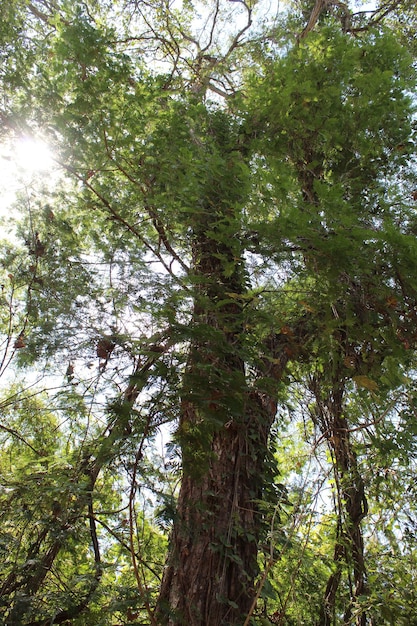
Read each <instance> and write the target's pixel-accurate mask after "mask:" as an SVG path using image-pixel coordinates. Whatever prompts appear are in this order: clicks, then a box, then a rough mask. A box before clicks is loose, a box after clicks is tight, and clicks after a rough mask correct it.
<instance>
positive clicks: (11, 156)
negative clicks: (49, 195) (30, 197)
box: [0, 137, 57, 217]
mask: <svg viewBox="0 0 417 626" xmlns="http://www.w3.org/2000/svg"><path fill="white" fill-rule="evenodd" d="M56 170H57V167H56V164H54V158H53V153H52V150H51V149H50V147H49V146H48V145H47V143H45V142H44V141H42V140H41V139H37V138H34V137H19V138H16V139H14V140H9V141H8V142H6V143H4V144H1V145H0V217H2V216H4V215H9V213H10V211H11V206H12V205H13V203H14V201H15V200H16V197H17V194H18V193H20V192H22V190H25V189H28V188H29V187H31V188H33V186H34V185H37V184H38V183H39V182H43V183H44V182H45V181H48V182H50V181H51V178H52V179H53V178H54V177H55V175H56Z"/></svg>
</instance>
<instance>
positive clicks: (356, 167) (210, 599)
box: [1, 0, 417, 626]
mask: <svg viewBox="0 0 417 626" xmlns="http://www.w3.org/2000/svg"><path fill="white" fill-rule="evenodd" d="M301 9H302V10H301ZM2 10H3V12H4V20H3V22H2V24H3V26H2V30H1V37H2V40H1V41H2V52H3V56H4V59H5V61H6V62H5V64H4V68H3V70H2V75H1V78H2V84H3V90H4V94H5V96H4V104H3V109H2V111H1V119H2V122H3V124H4V127H5V131H7V132H8V134H9V135H11V136H13V135H16V134H19V133H28V132H30V133H34V134H40V135H42V136H43V137H44V138H45V139H47V140H48V141H49V142H50V144H51V146H53V148H54V150H55V155H56V162H57V166H59V168H60V171H61V173H62V179H61V180H60V181H58V180H57V182H56V184H54V185H52V186H50V187H49V188H48V186H47V185H45V188H44V189H43V190H42V191H39V190H38V191H37V192H36V194H35V193H32V194H31V195H30V194H27V195H26V197H24V198H23V197H22V198H21V207H22V220H21V222H20V225H19V230H18V233H19V235H20V237H21V241H22V245H21V246H20V247H19V246H18V245H8V246H7V247H5V249H4V254H3V258H2V265H3V268H4V275H5V280H4V285H5V286H4V290H3V292H4V306H5V310H6V314H5V316H4V321H3V322H2V323H3V326H2V332H3V333H4V336H5V344H4V345H5V358H4V363H6V362H8V359H9V356H8V355H10V356H12V357H13V358H14V361H12V362H16V366H18V365H20V366H21V367H22V368H24V371H25V372H31V371H35V372H37V371H40V368H41V367H43V368H45V371H46V372H47V373H48V374H51V387H52V386H54V387H58V388H59V390H58V392H54V391H53V390H52V389H50V390H49V392H48V395H47V397H48V402H50V406H48V412H47V413H45V415H47V417H45V418H44V421H42V424H43V423H45V427H44V428H42V430H41V433H40V434H39V438H40V442H38V440H37V439H36V436H37V431H36V429H35V425H34V424H33V418H31V417H30V415H31V414H32V413H37V412H41V413H42V411H45V409H43V408H42V406H43V405H42V402H44V403H46V400H45V399H43V400H42V402H40V403H39V404H38V405H36V407H35V403H34V402H32V404H30V402H29V398H28V395H27V394H28V391H27V390H26V391H16V393H14V394H13V395H7V394H6V395H5V400H4V402H3V404H2V405H1V406H2V411H3V415H4V418H5V419H4V424H3V425H2V426H1V428H2V432H3V433H4V440H3V448H4V450H5V451H6V452H7V453H8V454H9V456H10V459H14V458H15V457H17V456H18V454H19V450H20V449H21V447H22V446H23V449H24V450H25V451H26V453H27V455H26V456H27V458H26V457H25V458H26V460H25V461H24V463H23V466H19V465H18V466H17V467H16V463H15V461H14V460H13V461H10V463H9V465H5V466H4V467H3V466H2V468H1V471H2V474H3V482H4V484H5V485H6V491H5V495H4V497H3V501H4V504H5V507H6V504H7V506H10V505H11V503H12V502H17V503H19V507H18V510H17V512H16V515H15V516H13V515H12V516H10V513H8V514H6V516H5V520H6V524H7V525H10V526H11V527H12V526H13V525H15V526H16V528H15V529H14V530H13V531H9V530H7V532H6V535H5V537H6V538H7V537H10V538H11V539H12V540H13V546H14V550H13V552H12V555H11V557H10V559H8V560H7V562H6V564H5V566H4V578H3V581H2V587H1V597H2V600H1V602H2V605H3V608H4V610H5V612H6V619H7V620H8V623H9V624H17V623H19V624H25V625H26V626H29V625H33V626H34V625H35V624H36V625H39V626H40V625H41V624H45V625H46V624H49V623H68V622H70V623H74V624H78V623H79V624H81V623H82V624H84V623H91V624H99V623H100V624H101V623H103V624H104V623H106V624H107V623H109V624H115V623H120V620H122V621H123V623H132V622H133V623H135V620H136V623H142V622H143V620H144V619H146V620H147V623H150V624H161V625H162V624H166V625H170V626H171V625H174V624H191V625H195V626H197V625H203V624H204V625H205V626H219V625H221V624H223V625H226V624H228V625H242V624H244V626H248V624H250V623H256V621H255V620H256V617H255V616H256V615H258V617H259V615H260V609H257V608H256V604H257V601H258V600H259V598H260V596H261V594H262V593H263V592H264V591H265V590H266V589H267V586H266V580H267V575H268V573H269V572H271V573H272V572H274V571H277V570H279V567H280V557H279V556H278V555H277V554H276V550H275V548H274V547H273V546H272V548H271V551H270V557H269V560H268V562H267V565H266V568H265V571H264V572H263V573H262V572H260V571H259V568H260V564H261V562H262V558H261V555H262V550H263V549H265V546H266V545H268V542H269V544H270V545H271V542H272V541H273V539H272V538H273V537H274V536H275V535H274V533H273V529H274V528H275V525H276V524H284V522H283V517H284V513H283V506H284V504H285V505H286V506H287V507H289V506H290V500H288V498H287V492H286V487H285V485H284V484H283V483H281V482H280V479H278V476H279V473H278V468H277V453H276V439H278V441H279V439H280V436H281V435H282V434H283V432H284V428H283V427H282V425H281V431H280V423H279V420H278V421H277V414H279V412H280V411H282V410H283V407H284V406H286V404H287V403H288V402H293V403H296V400H297V397H298V394H299V389H300V388H303V389H304V393H305V394H306V397H308V398H309V399H310V403H309V407H308V412H307V413H308V417H309V419H310V420H311V426H310V428H311V429H313V430H314V432H315V433H317V438H318V441H317V446H318V445H319V444H320V442H321V443H325V444H326V445H327V446H328V451H329V458H330V470H331V471H332V472H333V485H334V494H335V512H336V514H335V526H334V532H333V533H330V534H329V538H328V540H327V549H328V554H327V555H326V559H325V564H324V566H323V570H322V572H321V575H320V584H321V585H322V593H321V597H320V599H319V596H317V595H316V596H315V597H316V602H318V605H317V606H316V607H314V608H311V607H309V610H310V613H309V615H308V617H307V618H305V616H304V618H303V619H307V621H308V620H309V623H317V624H320V626H324V625H326V626H327V625H330V624H346V625H347V624H351V623H357V624H361V625H365V624H367V623H368V618H369V615H371V608H370V607H371V604H372V597H373V596H372V594H373V593H374V592H373V589H372V585H371V581H370V580H369V577H368V571H367V565H366V556H365V549H364V521H365V518H366V517H367V516H368V514H369V512H370V504H371V503H370V502H369V501H368V497H367V494H366V486H365V478H366V476H365V474H366V469H368V470H369V466H367V465H366V461H365V458H364V456H363V453H362V451H363V449H364V448H363V446H366V443H367V442H370V443H372V444H373V445H374V444H375V442H379V444H380V442H381V441H382V439H381V436H382V435H381V433H379V432H378V431H379V428H380V426H381V424H382V423H385V421H388V419H389V418H391V415H392V414H393V413H394V412H395V410H396V409H397V407H399V406H400V400H401V401H402V399H403V397H404V396H403V394H404V389H405V387H406V385H407V378H406V375H407V374H408V375H409V376H411V375H412V374H411V373H412V371H413V367H414V347H415V341H416V333H415V329H414V328H415V321H416V314H415V310H416V308H415V307H416V292H417V285H416V279H415V276H416V275H417V274H416V267H415V264H416V259H417V255H416V251H417V247H416V243H415V218H414V203H415V189H414V182H415V172H414V170H413V161H412V154H413V150H414V143H413V142H414V136H413V105H412V98H411V96H410V93H411V92H412V90H413V89H414V86H415V83H414V76H413V71H412V63H413V56H412V47H411V46H410V50H411V52H407V47H406V46H401V45H400V44H399V43H398V42H397V37H396V35H395V33H394V34H393V32H392V31H395V29H396V28H397V26H395V24H396V22H395V20H396V16H398V15H399V14H400V13H399V12H400V11H405V12H407V14H410V15H411V16H413V15H414V14H413V11H412V8H410V7H407V6H404V7H402V5H401V6H400V4H398V3H392V4H390V5H389V6H388V5H386V6H385V5H384V6H382V5H381V7H379V8H377V9H376V10H375V11H373V12H371V13H370V14H369V15H365V14H362V13H357V14H356V15H355V14H354V13H353V11H351V10H350V9H349V7H348V6H347V5H346V6H345V5H342V4H341V3H337V4H336V3H335V4H332V3H324V4H321V3H317V4H316V5H315V6H314V7H310V6H308V7H307V6H303V7H300V10H299V11H298V10H297V8H294V10H293V11H289V12H288V15H287V14H285V15H283V16H282V17H280V19H277V18H276V16H269V15H268V14H267V15H266V16H264V15H263V14H264V13H265V8H264V7H263V5H261V4H259V5H256V4H255V5H252V4H251V3H245V2H238V3H233V4H231V3H230V2H227V1H225V2H214V3H208V4H202V5H201V7H199V11H200V12H198V11H197V10H196V9H195V8H194V7H193V6H192V5H191V4H189V3H185V2H184V3H183V5H182V7H181V11H179V10H178V9H177V8H176V7H175V6H174V5H170V4H169V3H156V2H155V3H154V2H149V3H131V2H124V3H120V4H119V3H111V5H107V4H106V3H105V2H91V3H84V2H83V3H78V2H75V3H74V2H72V3H67V2H65V1H62V2H58V3H49V2H48V1H47V0H39V1H38V2H33V3H26V2H23V1H21V2H20V1H19V0H16V1H15V2H13V3H10V4H9V5H8V7H5V8H4V9H2ZM395 11H397V13H395ZM263 18H265V19H263ZM388 18H390V19H391V27H390V28H391V30H390V29H388V28H386V27H385V26H384V20H387V19H388ZM410 19H411V18H410ZM231 24H234V25H233V26H231ZM392 24H394V26H393V25H392ZM225 32H227V37H225V36H224V33H225ZM403 37H404V43H405V44H406V45H407V41H408V40H407V37H406V33H404V35H403ZM6 285H7V287H6ZM15 303H16V304H15ZM57 379H59V381H60V382H59V384H57V382H56V381H57ZM61 381H62V382H61ZM42 397H45V396H42ZM289 398H290V400H289ZM28 403H29V405H30V406H29V408H27V407H28ZM384 406H385V408H384ZM387 406H388V408H386V407H387ZM10 407H13V410H11V409H10ZM359 407H360V408H359ZM360 410H363V412H364V413H363V415H361V413H360ZM375 410H378V411H379V415H378V416H376V417H375V415H374V414H373V413H372V411H375ZM14 411H20V414H21V415H22V416H23V417H22V418H19V419H17V421H16V417H15V414H14ZM296 414H297V415H300V410H298V411H296ZM58 416H62V418H58ZM161 428H162V433H163V435H162V436H166V433H167V432H168V431H169V433H170V434H169V438H170V448H171V450H172V451H174V450H176V451H177V454H178V455H179V458H180V470H178V469H177V470H176V471H177V473H176V474H175V472H169V470H168V465H169V463H167V462H166V461H164V465H162V464H160V465H159V466H158V465H157V464H156V465H155V464H154V466H153V467H152V468H151V462H152V458H154V457H155V452H154V447H153V446H154V445H156V441H158V436H159V437H161V434H159V435H158V433H161ZM32 429H34V430H33V433H34V435H33V436H32V435H31V434H30V432H31V430H32ZM51 430H52V431H54V430H56V431H57V432H60V433H61V438H62V439H59V438H57V440H56V442H55V444H56V445H55V447H54V446H53V445H52V442H51V441H50V431H51ZM27 433H29V434H27ZM357 433H360V435H361V436H363V437H364V441H360V439H359V437H358V435H357ZM64 441H67V443H66V444H65V443H64ZM11 442H12V443H11ZM411 442H412V436H410V439H409V443H408V445H409V447H410V448H411ZM379 444H375V445H376V447H378V445H379ZM361 446H362V447H361ZM173 454H174V452H173ZM62 459H65V461H63V460H62ZM170 463H171V465H172V466H174V456H173V458H172V459H171V461H170ZM323 471H324V478H323V481H324V480H325V477H326V472H328V471H329V465H327V469H326V470H323ZM175 478H179V486H178V487H177V488H176V487H173V486H172V485H173V481H174V480H175ZM31 481H34V484H35V485H36V487H37V490H35V491H34V493H33V494H32V493H31V492H30V490H29V488H28V484H30V483H31ZM119 488H121V489H122V490H123V491H124V494H123V495H122V496H120V495H119V494H118V490H119ZM41 489H43V490H44V493H45V494H46V497H45V498H44V501H43V503H42V506H38V510H36V509H37V505H36V501H35V500H34V499H33V498H39V497H40V495H39V494H40V491H41ZM8 490H10V494H11V495H8V494H9V491H8ZM139 492H141V493H142V494H143V495H144V497H146V495H147V494H150V493H151V492H153V493H158V494H159V497H160V500H161V501H162V503H163V504H164V509H163V511H161V513H160V518H161V519H163V518H166V517H170V523H169V524H170V536H169V548H168V551H167V561H166V566H165V569H164V571H163V574H161V570H162V562H161V559H160V560H159V563H158V564H157V565H155V566H154V565H152V564H150V563H149V560H150V559H151V556H152V552H151V549H149V548H146V549H145V548H144V546H146V545H147V546H149V544H151V545H155V546H157V548H155V551H156V552H158V551H161V552H162V550H163V539H162V538H161V537H160V536H159V535H158V533H156V532H155V533H154V536H153V538H152V539H151V537H152V533H151V530H150V528H149V525H148V524H147V522H146V521H144V519H145V518H146V513H147V510H149V506H150V505H147V507H145V510H144V511H139V508H138V506H139V505H138V502H139V500H138V495H139ZM370 493H372V488H371V489H370ZM329 506H330V505H329ZM286 514H288V510H287V513H286ZM326 515H327V513H326ZM324 518H326V519H327V517H326V516H324ZM25 520H27V521H25ZM305 536H306V537H307V538H308V537H309V532H306V533H305ZM271 537H272V538H271ZM152 542H153V544H152ZM290 544H291V550H292V554H295V553H296V548H295V546H297V545H300V544H298V543H297V539H296V538H295V536H291V538H288V546H289V545H290ZM284 545H287V543H285V542H284ZM77 550H78V551H79V553H80V554H81V555H82V559H80V558H79V557H77V556H76V552H77ZM303 550H305V554H306V555H307V556H306V560H307V562H308V560H309V559H311V558H313V557H312V556H311V555H312V554H314V550H313V547H311V548H310V550H307V549H305V548H303ZM282 552H283V553H284V556H283V558H287V557H286V556H285V552H284V550H283V551H282ZM113 554H117V555H118V556H117V558H116V561H117V562H116V564H115V566H114V577H115V579H116V580H117V576H118V574H119V571H120V568H121V569H122V571H123V579H124V580H126V581H127V582H126V586H123V584H122V585H120V586H118V589H120V595H121V596H122V599H121V600H120V599H119V601H118V602H114V603H113V604H112V606H111V607H110V608H108V612H107V614H105V615H100V613H99V611H98V609H97V607H98V606H100V605H103V606H104V599H103V597H104V590H105V589H106V588H107V587H106V586H108V585H110V584H111V582H110V581H111V577H110V574H109V572H110V570H111V567H110V564H109V563H108V562H107V561H108V560H110V559H111V558H112V555H113ZM104 555H105V556H104ZM121 555H123V557H122V556H121ZM127 557H128V558H129V559H130V563H131V571H130V573H127V567H128V566H127V565H126V561H123V566H121V565H119V563H121V562H122V560H123V558H124V559H126V558H127ZM307 557H308V558H307ZM292 558H293V561H292V564H293V566H294V568H295V569H294V572H295V573H294V577H296V576H297V572H298V571H300V569H301V565H296V558H297V557H296V556H293V557H292ZM119 559H120V560H119ZM281 562H282V561H281ZM294 577H293V578H292V579H290V580H287V581H286V583H285V584H286V585H288V588H285V589H281V592H283V593H281V597H283V596H285V597H286V599H285V600H284V601H282V602H280V603H278V604H275V606H274V608H273V610H272V611H270V612H269V613H267V614H265V615H264V618H265V619H266V618H267V616H268V615H269V618H270V619H271V620H274V623H292V622H291V619H292V614H291V609H290V607H289V597H290V593H291V588H292V586H293V585H295V582H294V580H295V579H294ZM282 580H283V581H284V580H285V576H284V575H283V576H282ZM134 585H136V587H137V589H138V591H139V600H138V599H137V598H136V596H135V592H134V591H133V588H134ZM123 594H124V595H123ZM278 596H279V594H278ZM274 601H275V603H276V602H277V599H276V598H275V600H274ZM259 605H260V602H259ZM303 606H305V604H303ZM83 616H85V617H83ZM269 618H268V619H269ZM84 619H85V621H83V620H84ZM294 619H295V618H294ZM140 620H141V621H140ZM285 620H286V621H285Z"/></svg>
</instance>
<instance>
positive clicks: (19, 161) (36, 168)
mask: <svg viewBox="0 0 417 626" xmlns="http://www.w3.org/2000/svg"><path fill="white" fill-rule="evenodd" d="M14 157H15V158H14V160H15V162H16V165H17V167H18V168H19V169H20V170H23V172H24V173H27V174H31V173H35V172H42V171H47V170H50V169H51V168H52V163H53V159H52V152H51V150H50V148H49V147H48V145H47V144H46V143H45V142H43V141H41V140H39V139H32V138H29V137H23V138H21V139H19V140H18V141H17V142H16V152H15V155H14Z"/></svg>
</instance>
